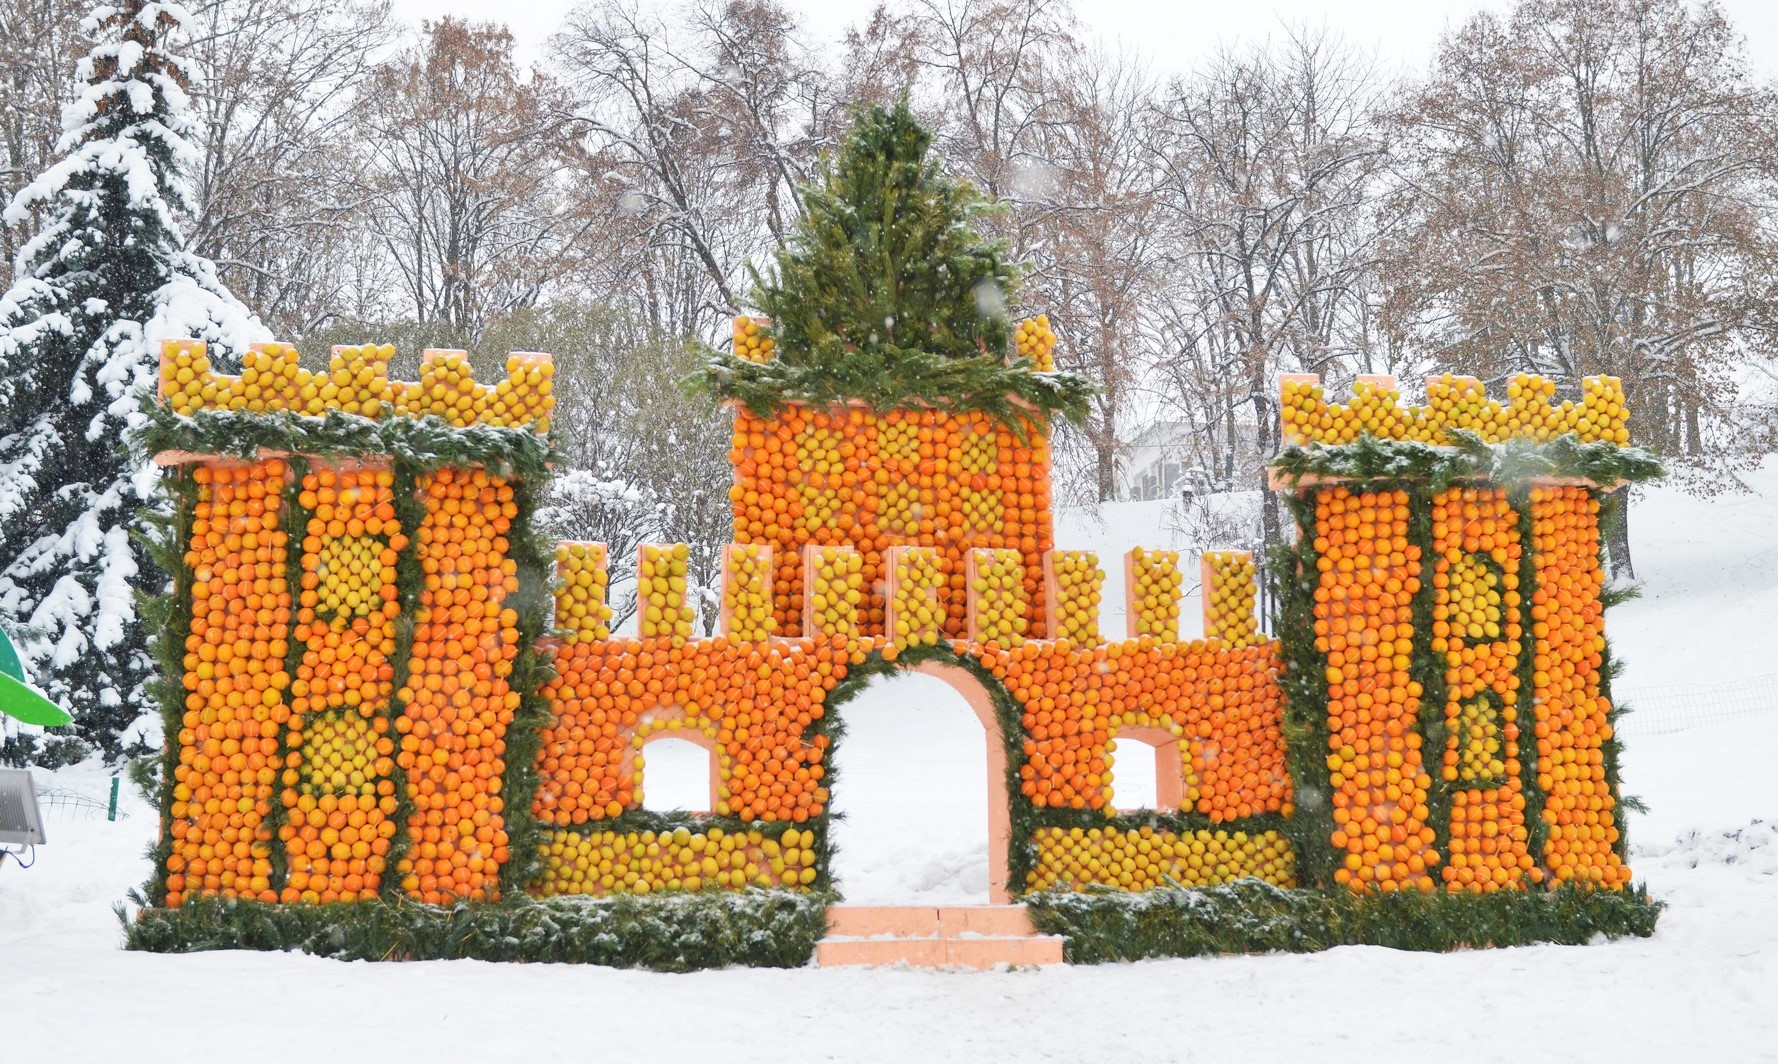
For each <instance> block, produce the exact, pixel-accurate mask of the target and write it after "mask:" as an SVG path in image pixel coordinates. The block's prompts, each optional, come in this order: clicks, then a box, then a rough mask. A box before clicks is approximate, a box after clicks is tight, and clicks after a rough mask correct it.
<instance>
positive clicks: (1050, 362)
mask: <svg viewBox="0 0 1778 1064" xmlns="http://www.w3.org/2000/svg"><path fill="white" fill-rule="evenodd" d="M1012 341H1013V354H1014V355H1016V356H1017V357H1019V358H1028V359H1030V360H1031V362H1032V364H1033V365H1034V366H1035V367H1036V369H1037V372H1039V373H1054V372H1055V371H1056V334H1055V333H1054V332H1052V331H1051V330H1050V318H1049V315H1048V314H1039V315H1038V316H1037V317H1035V318H1026V319H1024V320H1023V321H1021V322H1019V323H1018V324H1017V325H1016V326H1014V327H1013V331H1012Z"/></svg>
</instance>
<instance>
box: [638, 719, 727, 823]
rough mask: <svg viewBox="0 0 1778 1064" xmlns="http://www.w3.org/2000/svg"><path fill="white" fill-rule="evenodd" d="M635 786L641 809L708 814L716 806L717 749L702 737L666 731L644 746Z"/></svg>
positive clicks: (659, 811)
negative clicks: (640, 793) (638, 792)
mask: <svg viewBox="0 0 1778 1064" xmlns="http://www.w3.org/2000/svg"><path fill="white" fill-rule="evenodd" d="M636 785H637V787H638V788H640V790H641V792H642V808H644V809H647V810H649V811H651V812H656V813H665V812H669V811H673V810H679V811H682V812H687V813H709V812H713V811H714V810H715V809H716V790H717V773H716V751H715V749H714V748H713V747H711V746H709V745H706V742H705V741H704V739H703V736H697V737H695V738H688V737H686V736H685V735H683V734H681V735H677V736H675V735H673V734H672V733H667V734H665V735H662V736H660V737H659V738H655V739H650V740H649V741H648V742H646V743H644V744H643V746H642V770H641V772H640V773H638V775H637V780H636Z"/></svg>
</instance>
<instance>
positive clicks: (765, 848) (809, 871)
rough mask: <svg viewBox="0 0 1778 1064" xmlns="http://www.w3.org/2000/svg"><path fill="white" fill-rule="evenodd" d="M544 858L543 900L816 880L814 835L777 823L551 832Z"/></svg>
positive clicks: (793, 885) (798, 885)
mask: <svg viewBox="0 0 1778 1064" xmlns="http://www.w3.org/2000/svg"><path fill="white" fill-rule="evenodd" d="M543 856H544V863H543V873H542V876H541V877H540V878H539V880H538V882H537V883H536V884H534V888H535V890H536V892H537V893H538V894H540V895H542V896H543V897H546V898H547V897H554V896H559V895H564V894H590V895H603V894H636V895H646V894H662V893H667V892H673V891H699V890H739V889H741V888H743V887H762V888H770V887H787V888H790V889H793V890H809V889H811V887H812V886H813V885H814V883H815V881H816V880H817V879H818V878H819V876H820V873H819V871H818V869H817V867H816V866H817V863H818V861H819V858H820V851H819V849H818V848H817V846H816V838H815V833H814V832H813V831H810V830H807V829H800V830H799V829H798V828H795V827H782V826H772V827H760V828H749V829H748V830H746V831H724V830H723V829H722V828H720V827H716V826H711V827H707V828H704V829H702V830H697V831H694V830H692V829H690V828H684V827H680V828H675V829H673V830H671V831H624V832H619V831H588V832H584V833H582V832H571V831H556V832H551V833H550V834H549V836H548V838H547V840H546V841H545V842H544V844H543Z"/></svg>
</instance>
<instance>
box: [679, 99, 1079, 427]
mask: <svg viewBox="0 0 1778 1064" xmlns="http://www.w3.org/2000/svg"><path fill="white" fill-rule="evenodd" d="M931 148H932V134H931V132H930V131H929V130H927V129H926V128H925V127H923V126H922V125H921V124H920V123H919V122H918V121H917V120H916V119H915V118H914V116H913V114H912V112H911V111H910V110H909V109H908V102H907V99H906V98H905V97H903V98H902V100H901V101H900V102H899V103H898V104H897V105H896V106H895V107H894V108H893V109H886V108H883V107H870V108H865V109H862V110H860V111H859V112H858V113H857V115H856V118H855V121H854V124H853V127H852V132H851V134H850V135H849V136H848V137H847V139H846V142H845V144H843V145H842V146H841V148H840V150H839V154H838V155H837V157H835V158H833V159H831V160H829V161H828V162H827V164H826V166H825V167H824V169H823V172H822V177H821V180H820V181H819V182H817V183H816V184H813V185H809V186H805V187H804V188H802V189H801V190H799V196H800V197H801V201H802V205H803V211H804V213H803V217H802V219H801V220H800V221H799V223H798V225H797V229H796V232H795V233H794V234H793V235H792V236H791V238H790V240H789V242H788V243H787V244H786V245H785V246H784V247H783V248H781V249H780V250H779V252H778V257H777V267H776V270H775V272H774V275H773V276H772V278H771V279H769V280H767V279H762V278H761V277H760V275H759V274H758V273H757V271H756V272H755V273H754V275H753V277H754V282H755V296H754V300H755V302H756V303H757V304H758V305H759V307H760V309H761V310H763V311H764V312H765V313H766V314H767V315H769V316H770V318H771V323H772V324H771V329H772V335H773V336H774V338H775V339H776V341H777V354H776V356H775V357H774V358H772V359H770V360H768V361H767V362H764V363H754V362H750V361H747V360H745V359H742V358H737V357H735V356H734V355H732V354H713V355H712V356H711V357H710V359H709V362H708V364H707V365H706V367H705V368H704V370H703V371H702V372H701V373H698V374H694V375H693V376H692V377H690V378H687V382H686V383H687V384H688V386H689V387H691V388H692V389H693V390H708V391H710V392H712V393H714V394H715V395H716V396H717V397H719V398H721V399H725V400H735V401H738V402H739V403H740V404H741V405H742V406H744V407H746V408H747V409H748V410H750V411H752V412H753V413H755V414H758V415H760V416H763V417H770V416H771V415H773V414H775V413H776V412H777V411H778V410H780V409H781V408H782V407H783V406H784V405H785V404H787V403H808V404H812V405H817V406H827V405H832V404H838V403H846V402H848V401H859V402H863V403H865V404H866V405H868V406H869V407H870V408H872V409H873V410H877V411H879V412H882V411H887V410H892V409H895V408H898V407H907V406H930V407H938V408H942V409H946V410H955V411H980V412H983V413H986V414H988V415H990V416H992V417H994V418H995V419H996V420H999V421H1001V422H1002V423H1004V424H1007V425H1010V426H1012V427H1014V428H1015V429H1017V430H1018V431H1019V432H1020V433H1021V434H1023V433H1024V432H1025V431H1026V421H1027V420H1028V419H1029V418H1030V416H1031V415H1032V414H1033V413H1035V414H1037V415H1038V416H1039V417H1041V418H1042V419H1045V420H1047V419H1048V418H1049V417H1050V416H1051V415H1053V414H1057V413H1060V414H1062V415H1063V416H1065V417H1068V418H1070V419H1071V420H1074V421H1079V420H1080V419H1081V418H1082V417H1084V416H1085V413H1086V402H1087V398H1088V397H1089V396H1090V395H1091V394H1092V392H1093V387H1092V385H1091V384H1090V383H1089V382H1087V381H1086V380H1084V379H1083V378H1080V377H1074V376H1070V375H1067V374H1053V373H1046V374H1038V373H1034V372H1033V366H1032V363H1031V362H1030V360H1029V359H1019V360H1017V361H1016V362H1013V363H1012V364H1011V365H1008V364H1007V344H1008V337H1009V332H1010V330H1009V326H1008V322H1007V311H1006V308H1007V306H1008V305H1009V304H1010V303H1011V302H1012V299H1013V295H1014V292H1015V290H1016V288H1017V286H1018V282H1019V273H1020V268H1019V267H1017V266H1014V265H1011V264H1009V263H1007V262H1006V261H1005V258H1004V256H1005V254H1006V246H1005V244H1004V242H1002V241H996V240H989V239H987V238H985V237H983V236H982V235H981V233H979V232H978V231H977V229H976V227H975V223H976V221H977V220H978V219H980V218H982V217H983V216H984V215H986V214H988V213H990V212H991V210H992V208H991V206H990V205H989V204H988V203H987V202H986V201H985V200H984V199H983V198H982V197H981V195H980V194H979V193H977V192H976V191H975V189H974V188H973V187H972V186H970V185H969V184H968V183H967V182H959V181H953V180H951V179H950V178H948V177H947V176H945V174H944V172H943V170H942V169H941V168H940V166H939V163H938V160H937V159H936V158H934V157H933V156H932V154H931Z"/></svg>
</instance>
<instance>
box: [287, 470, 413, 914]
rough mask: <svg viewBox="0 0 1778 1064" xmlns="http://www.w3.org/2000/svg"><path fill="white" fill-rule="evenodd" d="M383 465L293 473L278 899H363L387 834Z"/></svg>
mask: <svg viewBox="0 0 1778 1064" xmlns="http://www.w3.org/2000/svg"><path fill="white" fill-rule="evenodd" d="M394 483H395V478H394V476H393V474H391V473H390V471H389V470H388V469H387V468H375V467H357V468H341V469H333V468H321V469H318V470H316V471H314V472H311V473H309V474H307V475H306V476H304V477H303V481H302V494H301V496H300V498H299V502H300V503H301V504H302V507H303V509H304V510H306V511H307V512H308V514H309V519H308V524H307V527H306V529H305V532H306V534H305V536H304V537H303V544H302V549H303V553H302V591H301V598H300V600H299V609H298V612H297V616H296V628H295V634H294V638H295V639H296V640H297V642H299V643H300V644H301V646H302V659H301V661H300V663H299V664H298V666H297V672H296V678H295V680H294V681H293V682H292V683H291V685H290V731H289V733H288V734H287V735H286V736H285V749H286V750H288V751H290V752H289V754H288V755H287V760H286V762H285V769H284V776H283V784H284V790H283V793H282V800H283V803H284V807H285V809H286V813H285V817H286V819H285V823H284V824H283V826H282V827H281V828H280V829H279V833H278V834H279V838H280V839H281V840H282V841H283V843H284V846H285V850H286V853H287V855H288V857H287V859H288V863H289V867H288V878H287V880H286V883H285V887H284V891H283V895H282V900H284V901H299V900H300V901H310V902H316V901H323V902H326V901H337V900H350V899H353V898H368V897H374V896H375V895H376V893H377V888H378V885H379V884H380V883H381V882H382V874H383V870H384V866H385V861H386V859H387V856H388V853H389V845H390V840H391V838H393V836H394V834H395V821H394V820H393V819H392V818H393V816H394V814H395V801H396V798H395V782H394V780H393V778H392V777H391V772H392V769H393V767H394V766H393V761H392V758H391V755H392V754H393V753H394V752H395V746H394V741H393V739H391V738H390V737H389V735H388V729H389V718H388V714H387V710H388V707H389V696H390V694H391V693H392V692H393V690H394V686H395V685H394V679H395V667H394V665H393V664H392V659H393V657H394V654H395V617H396V614H397V613H399V612H400V607H401V603H400V601H399V599H398V597H397V595H396V591H395V558H396V555H397V554H398V553H399V552H400V551H401V549H402V548H403V547H404V546H406V544H407V538H406V537H405V536H403V535H402V533H401V526H400V523H399V522H398V521H397V520H396V518H395V505H394Z"/></svg>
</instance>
